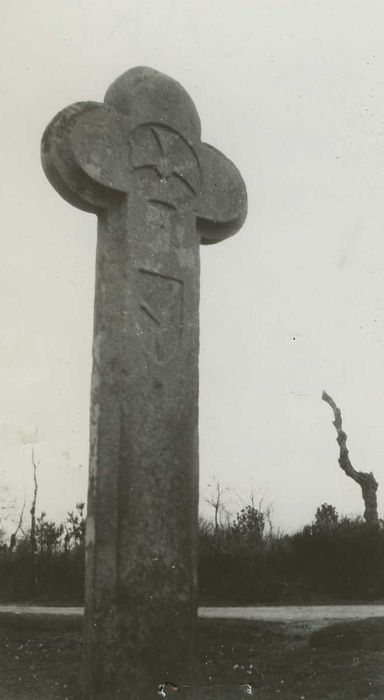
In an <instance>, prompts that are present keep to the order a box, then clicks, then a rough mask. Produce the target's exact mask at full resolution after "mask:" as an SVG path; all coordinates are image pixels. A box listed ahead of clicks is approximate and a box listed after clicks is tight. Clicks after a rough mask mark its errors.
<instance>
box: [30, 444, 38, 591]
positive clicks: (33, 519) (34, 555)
mask: <svg viewBox="0 0 384 700" xmlns="http://www.w3.org/2000/svg"><path fill="white" fill-rule="evenodd" d="M36 435H37V431H36ZM36 435H35V439H34V441H33V445H32V467H33V497H32V504H31V510H30V514H31V534H30V542H31V560H32V594H33V595H36V593H37V541H36V503H37V492H38V481H37V463H36V459H35V442H36Z"/></svg>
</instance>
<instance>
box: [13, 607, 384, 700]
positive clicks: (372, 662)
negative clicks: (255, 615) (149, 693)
mask: <svg viewBox="0 0 384 700" xmlns="http://www.w3.org/2000/svg"><path fill="white" fill-rule="evenodd" d="M81 627H82V622H81V618H75V617H73V618H72V617H65V618H63V617H55V616H50V615H42V616H37V615H33V616H32V615H12V614H5V615H4V614H2V615H1V616H0V697H1V698H4V700H16V699H17V700H21V699H22V700H56V699H58V700H65V698H67V699H68V700H74V699H75V698H79V690H78V675H79V669H80V664H81V648H82V641H81V634H82V633H81ZM198 659H199V663H200V666H201V675H202V679H203V680H202V683H203V684H204V685H206V686H211V687H212V694H210V695H209V697H212V698H217V700H218V699H219V698H220V700H224V699H227V698H228V700H229V699H232V698H241V697H244V698H245V697H250V696H249V695H246V694H245V693H244V694H243V693H242V692H241V691H240V689H239V684H240V683H244V682H247V683H253V684H254V692H253V696H254V697H255V698H257V699H262V700H266V699H271V698H279V697H280V698H281V699H282V700H283V699H284V700H293V699H295V700H300V699H304V700H314V699H315V698H316V699H317V700H336V699H337V700H355V699H356V700H357V699H359V700H368V699H372V700H373V699H375V700H379V699H383V698H384V670H383V662H384V621H383V620H368V621H359V622H348V623H342V624H335V625H331V626H328V627H326V628H323V629H321V630H318V631H315V632H313V633H312V634H311V633H310V631H309V630H308V629H307V628H306V627H305V625H300V626H299V625H297V624H296V625H295V626H288V625H284V624H277V623H268V622H243V621H241V622H240V621H234V620H225V621H220V620H200V621H199V633H198ZM182 695H183V689H182V688H181V689H180V690H179V691H178V694H177V696H176V697H179V698H180V700H182ZM157 697H158V696H157V695H156V692H154V699H155V698H157ZM202 697H203V692H202Z"/></svg>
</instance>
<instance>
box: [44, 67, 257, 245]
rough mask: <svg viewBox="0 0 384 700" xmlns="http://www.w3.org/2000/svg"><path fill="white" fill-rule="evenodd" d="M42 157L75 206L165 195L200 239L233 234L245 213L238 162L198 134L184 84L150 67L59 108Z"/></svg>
mask: <svg viewBox="0 0 384 700" xmlns="http://www.w3.org/2000/svg"><path fill="white" fill-rule="evenodd" d="M42 162H43V167H44V170H45V172H46V174H47V177H48V179H49V180H50V181H51V183H52V185H53V186H54V187H55V188H56V189H57V190H58V192H59V193H60V194H61V195H62V196H63V197H64V198H65V199H66V200H67V201H69V202H70V203H71V204H73V205H75V206H76V207H79V208H80V209H84V210H86V211H91V212H95V213H97V212H99V211H100V210H101V209H103V208H105V207H110V206H113V203H114V202H115V201H117V200H118V198H119V197H121V196H124V195H125V196H126V195H128V196H131V195H133V196H134V197H140V198H142V199H144V200H147V201H158V202H164V203H168V204H169V205H170V206H173V207H176V208H177V209H178V210H184V211H186V212H190V213H191V214H192V213H193V215H194V216H195V217H196V226H197V232H198V234H199V235H200V239H201V242H202V243H215V242H216V241H220V240H222V239H224V238H227V237H228V236H230V235H232V234H233V233H235V232H236V231H237V230H238V229H239V228H240V227H241V225H242V223H243V221H244V219H245V216H246V211H247V196H246V190H245V185H244V182H243V180H242V178H241V176H240V174H239V172H238V170H237V169H236V168H235V166H234V165H233V163H231V161H229V160H228V159H227V158H226V157H225V156H224V155H223V154H222V153H220V152H219V151H217V150H216V149H214V148H213V147H212V146H209V145H207V144H204V143H202V142H201V127H200V119H199V116H198V114H197V111H196V108H195V106H194V104H193V102H192V100H191V98H190V97H189V95H188V94H187V92H186V91H185V90H184V89H183V88H182V87H181V85H180V84H179V83H177V82H176V81H175V80H173V79H171V78H169V77H167V76H165V75H163V74H161V73H159V72H157V71H155V70H152V69H150V68H141V67H138V68H133V69H131V70H128V71H127V72H126V73H124V74H123V75H122V76H121V77H120V78H118V79H117V80H116V81H115V82H114V83H113V84H112V85H111V87H110V88H109V89H108V91H107V93H106V96H105V100H104V103H103V104H100V103H98V102H78V103H76V104H73V105H71V106H70V107H67V108H66V109H64V110H62V111H61V112H60V113H59V114H58V115H57V116H56V117H55V118H54V119H53V120H52V122H51V123H50V124H49V126H48V127H47V129H46V131H45V134H44V136H43V141H42Z"/></svg>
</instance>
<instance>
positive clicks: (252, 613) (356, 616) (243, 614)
mask: <svg viewBox="0 0 384 700" xmlns="http://www.w3.org/2000/svg"><path fill="white" fill-rule="evenodd" d="M1 613H13V614H16V615H23V614H24V615H25V614H27V615H30V614H36V615H66V616H73V615H75V616H81V615H83V608H82V607H57V606H55V607H49V606H39V605H33V606H32V605H0V615H1ZM199 617H201V618H210V619H213V618H216V619H225V620H229V619H234V620H263V621H267V622H285V623H287V624H299V625H301V624H302V625H306V626H308V627H310V628H311V629H316V628H318V627H322V626H324V625H326V624H330V623H332V622H339V621H340V622H341V621H344V622H345V621H347V620H367V619H372V618H375V617H376V618H377V617H384V605H381V604H380V605H282V606H274V607H272V606H268V607H201V608H199Z"/></svg>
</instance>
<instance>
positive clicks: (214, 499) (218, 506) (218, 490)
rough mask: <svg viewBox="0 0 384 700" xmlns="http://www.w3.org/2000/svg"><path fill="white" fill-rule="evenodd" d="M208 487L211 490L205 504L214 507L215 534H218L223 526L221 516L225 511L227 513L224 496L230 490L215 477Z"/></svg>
mask: <svg viewBox="0 0 384 700" xmlns="http://www.w3.org/2000/svg"><path fill="white" fill-rule="evenodd" d="M208 486H209V488H210V489H211V490H210V493H209V495H208V497H207V498H206V499H205V502H206V503H208V505H210V506H212V508H213V510H214V524H215V532H218V530H219V527H220V525H221V516H222V513H223V511H225V506H224V494H226V493H228V491H229V489H228V488H227V487H225V488H224V487H223V486H222V485H221V483H220V481H219V480H218V479H217V478H216V477H215V476H214V477H213V478H212V483H211V484H208Z"/></svg>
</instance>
